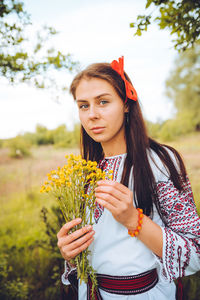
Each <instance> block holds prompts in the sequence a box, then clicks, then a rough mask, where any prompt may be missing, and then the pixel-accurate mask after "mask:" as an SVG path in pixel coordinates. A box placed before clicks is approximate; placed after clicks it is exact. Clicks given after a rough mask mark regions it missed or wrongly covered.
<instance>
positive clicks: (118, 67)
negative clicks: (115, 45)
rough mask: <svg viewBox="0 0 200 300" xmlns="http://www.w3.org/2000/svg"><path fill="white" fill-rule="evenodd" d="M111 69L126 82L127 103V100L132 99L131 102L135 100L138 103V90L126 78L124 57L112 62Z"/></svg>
mask: <svg viewBox="0 0 200 300" xmlns="http://www.w3.org/2000/svg"><path fill="white" fill-rule="evenodd" d="M111 67H112V69H113V70H115V71H116V72H117V73H118V74H119V75H120V76H121V78H122V79H123V80H124V83H125V88H126V100H125V103H126V102H127V98H128V99H131V100H134V101H137V100H138V96H137V93H136V90H135V89H134V87H133V86H132V84H131V83H130V82H129V81H128V80H127V79H126V78H125V76H124V57H123V56H122V57H120V58H119V61H117V60H113V61H112V62H111Z"/></svg>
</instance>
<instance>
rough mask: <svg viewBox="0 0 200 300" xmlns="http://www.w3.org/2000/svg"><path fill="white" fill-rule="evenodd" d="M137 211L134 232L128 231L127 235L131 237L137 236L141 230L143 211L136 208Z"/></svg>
mask: <svg viewBox="0 0 200 300" xmlns="http://www.w3.org/2000/svg"><path fill="white" fill-rule="evenodd" d="M137 211H138V225H137V228H136V229H135V230H131V229H128V234H129V235H130V236H132V237H134V236H137V235H138V233H139V231H140V230H141V228H142V221H143V217H144V215H143V210H142V209H141V208H137Z"/></svg>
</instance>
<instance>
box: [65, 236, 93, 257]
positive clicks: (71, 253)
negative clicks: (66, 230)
mask: <svg viewBox="0 0 200 300" xmlns="http://www.w3.org/2000/svg"><path fill="white" fill-rule="evenodd" d="M93 240H94V237H92V238H91V239H89V240H88V241H87V242H85V243H84V244H82V245H81V246H80V247H78V248H76V249H74V250H72V251H70V253H69V254H68V255H69V256H67V258H68V260H70V259H72V258H74V257H76V256H77V255H78V254H79V253H81V252H82V251H84V250H85V249H87V248H88V246H89V245H90V244H91V243H92V242H93ZM63 253H65V248H63Z"/></svg>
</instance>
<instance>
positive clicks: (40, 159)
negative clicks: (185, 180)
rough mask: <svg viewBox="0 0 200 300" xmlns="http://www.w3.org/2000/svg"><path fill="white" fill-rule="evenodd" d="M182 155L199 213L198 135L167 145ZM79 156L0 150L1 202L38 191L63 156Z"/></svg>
mask: <svg viewBox="0 0 200 300" xmlns="http://www.w3.org/2000/svg"><path fill="white" fill-rule="evenodd" d="M168 144H170V145H171V146H173V147H174V148H176V149H177V150H178V151H179V152H180V153H181V155H182V157H183V159H184V161H185V164H186V167H187V171H188V175H189V178H190V181H191V184H192V188H193V192H194V197H195V201H196V204H197V207H198V210H199V211H200V182H199V179H200V134H193V135H190V136H187V137H181V138H180V139H178V140H176V141H175V142H170V143H168ZM69 153H74V154H79V150H78V149H55V148H54V147H53V146H43V147H39V148H34V149H32V157H29V158H25V159H14V158H10V157H9V155H8V154H9V153H8V149H0V202H1V205H2V204H3V203H6V202H7V201H8V199H10V198H11V197H12V195H13V194H16V193H23V192H25V193H26V194H27V193H30V192H31V191H32V190H36V189H38V190H39V188H40V186H41V184H42V182H43V181H44V179H45V177H46V174H47V173H48V172H49V171H50V170H52V169H56V168H57V167H58V166H59V165H60V166H62V165H64V163H65V155H66V154H69Z"/></svg>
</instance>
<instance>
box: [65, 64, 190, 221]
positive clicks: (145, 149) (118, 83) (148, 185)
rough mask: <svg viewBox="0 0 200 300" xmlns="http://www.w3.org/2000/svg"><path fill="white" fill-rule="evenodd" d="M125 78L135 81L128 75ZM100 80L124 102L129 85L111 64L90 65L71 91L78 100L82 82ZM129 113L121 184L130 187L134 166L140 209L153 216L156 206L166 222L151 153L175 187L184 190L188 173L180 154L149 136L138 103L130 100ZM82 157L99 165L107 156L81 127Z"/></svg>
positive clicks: (135, 197)
mask: <svg viewBox="0 0 200 300" xmlns="http://www.w3.org/2000/svg"><path fill="white" fill-rule="evenodd" d="M125 77H126V79H127V80H128V81H130V82H131V80H130V78H129V77H128V75H127V74H126V73H125ZM91 78H99V79H103V80H106V81H107V82H108V83H110V84H111V85H112V86H113V87H114V89H115V90H116V92H117V93H118V95H119V96H120V98H121V99H122V101H123V102H124V101H125V99H126V91H125V84H124V81H123V80H122V78H121V76H120V75H119V74H118V73H117V72H116V71H114V70H113V69H112V68H111V66H110V64H108V63H96V64H92V65H90V66H88V67H87V68H86V69H85V70H83V71H82V72H80V73H79V74H78V75H77V76H76V77H75V78H74V80H73V81H72V84H71V86H70V92H71V93H72V95H73V97H74V99H76V88H77V86H78V85H79V83H80V81H81V80H82V79H91ZM127 105H128V108H129V112H128V113H127V114H128V118H124V119H125V120H126V119H128V120H129V121H128V122H125V136H126V146H127V156H126V159H125V163H124V169H123V174H122V178H121V183H122V184H124V185H125V186H127V187H128V182H129V176H130V172H131V168H132V167H133V169H132V170H133V174H134V176H133V186H134V191H133V195H134V201H135V204H136V207H140V208H142V209H143V210H144V213H145V214H146V215H148V216H151V217H152V213H153V203H154V204H155V205H156V207H157V209H158V212H159V214H160V216H161V218H162V220H163V221H164V222H165V220H164V218H163V216H162V214H161V210H160V205H159V201H158V195H157V194H156V189H155V187H156V182H155V178H154V175H153V172H152V168H151V166H150V162H149V159H148V155H149V154H148V153H150V152H149V150H153V151H154V152H155V153H156V154H157V155H158V157H159V158H160V159H161V161H162V162H163V164H164V166H165V167H166V168H167V170H168V171H169V174H170V179H171V180H172V182H173V184H174V186H175V187H176V188H177V189H178V190H179V191H181V190H182V189H183V183H184V182H185V181H186V170H185V166H184V163H183V160H182V159H181V156H180V154H179V153H178V152H177V151H176V150H175V149H174V148H172V147H169V146H167V145H163V144H160V143H158V142H156V141H155V140H153V139H152V138H150V137H148V134H147V130H146V126H145V122H144V119H143V116H142V112H141V109H140V105H139V102H138V101H133V100H128V102H127ZM80 145H81V154H82V156H83V157H84V158H85V159H86V160H89V159H90V160H93V161H97V162H99V161H100V160H101V159H103V157H104V153H103V149H102V146H101V144H100V143H98V142H95V141H94V140H93V139H92V138H91V137H90V136H89V135H88V134H87V133H86V131H85V129H84V128H83V126H82V125H81V136H80ZM168 149H169V150H171V151H172V152H173V154H174V156H175V158H176V160H177V163H178V166H179V169H180V170H179V171H178V170H177V169H176V167H175V165H174V162H173V160H172V159H171V157H170V155H169V150H168Z"/></svg>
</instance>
